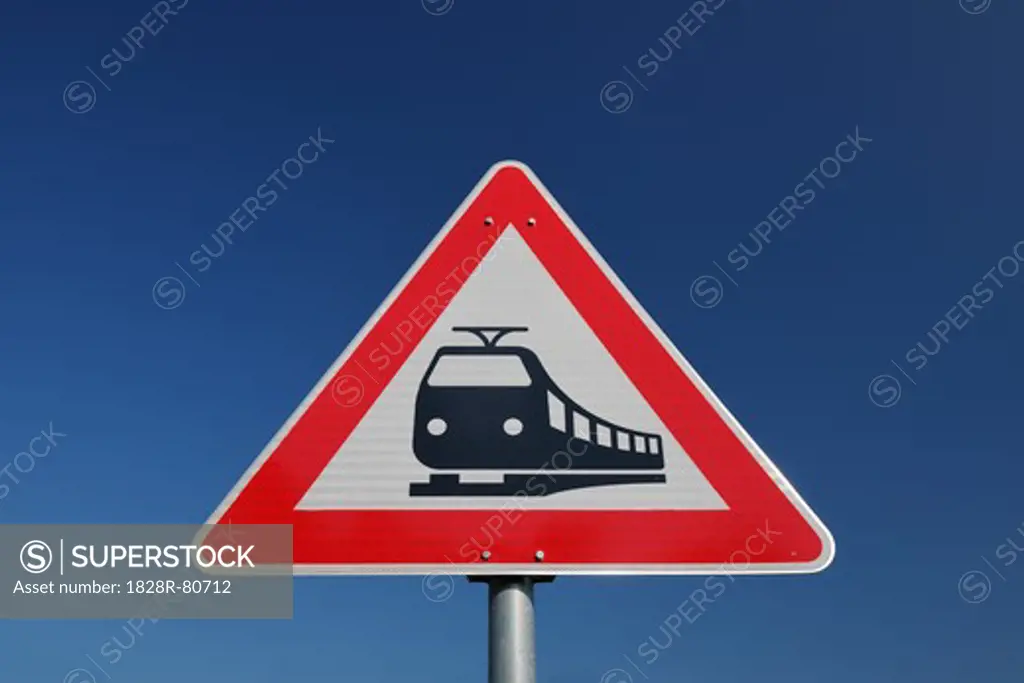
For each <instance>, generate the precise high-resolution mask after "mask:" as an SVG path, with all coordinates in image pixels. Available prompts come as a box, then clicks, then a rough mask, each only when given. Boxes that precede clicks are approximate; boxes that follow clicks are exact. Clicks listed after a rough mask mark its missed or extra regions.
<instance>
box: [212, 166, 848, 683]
mask: <svg viewBox="0 0 1024 683" xmlns="http://www.w3.org/2000/svg"><path fill="white" fill-rule="evenodd" d="M483 264H485V265H483ZM701 293H702V294H705V295H706V291H705V290H701ZM701 301H702V302H703V301H705V299H701ZM474 338H475V341H474ZM570 451H571V452H570ZM581 454H582V455H581ZM512 506H515V507H516V508H517V509H518V512H517V514H516V517H515V521H514V523H511V524H509V525H508V526H506V527H504V528H503V529H502V532H501V533H492V534H490V535H489V541H488V542H487V544H486V547H481V548H473V544H472V543H467V541H468V540H469V539H470V538H471V537H472V536H473V534H474V533H475V532H478V531H479V530H480V529H485V528H486V529H494V528H495V526H494V525H493V524H492V522H493V521H494V520H495V519H499V517H498V515H501V514H502V513H503V512H508V510H509V508H510V507H512ZM227 519H231V520H232V522H233V523H235V524H242V525H244V524H247V523H256V522H260V523H263V524H290V525H292V528H293V529H294V533H295V536H294V538H295V547H294V563H295V564H294V567H293V568H292V569H291V571H293V572H294V574H297V575H324V574H329V575H330V574H333V575H355V574H387V575H394V574H413V575H426V577H427V578H426V579H424V581H423V592H424V595H426V596H427V598H428V599H430V600H432V601H435V602H440V601H443V600H447V599H448V598H450V597H451V594H452V593H453V592H454V583H450V582H449V579H451V577H453V576H460V575H466V576H469V577H472V578H473V579H474V580H478V581H483V582H487V583H488V584H489V591H490V619H491V631H490V632H491V638H492V650H491V656H492V663H491V666H492V669H491V670H492V674H493V679H492V683H504V682H505V681H506V680H515V681H517V682H523V681H530V682H532V681H533V677H534V671H533V664H532V662H533V637H534V636H533V587H534V585H535V584H536V583H538V582H544V581H550V580H552V579H553V578H554V577H555V576H557V575H559V574H624V575H629V574H638V575H639V574H646V575H667V574H709V573H715V571H716V568H717V567H720V566H721V565H722V564H723V563H727V562H730V559H729V554H730V553H732V552H734V551H735V549H736V548H737V547H741V546H742V543H743V540H744V539H745V538H748V537H749V536H750V534H751V533H756V528H755V527H756V525H759V524H763V523H764V522H763V520H765V519H771V520H772V527H773V529H774V530H776V531H778V532H780V533H782V534H783V536H782V538H783V539H784V540H783V541H780V542H777V543H775V544H772V545H770V546H769V547H767V548H766V549H765V550H764V552H763V553H761V554H760V555H758V556H757V557H756V558H752V559H751V562H750V563H749V564H747V565H746V566H744V567H742V568H739V569H737V570H736V572H735V573H747V574H775V573H812V572H818V571H821V570H823V569H824V568H825V567H827V566H828V565H829V564H830V563H831V561H832V557H833V555H834V549H835V544H834V541H833V539H832V535H831V534H830V533H829V531H828V529H827V528H826V527H825V525H824V524H823V523H822V522H821V520H819V519H818V517H817V516H816V515H815V514H814V512H813V511H812V510H811V509H810V508H809V507H808V505H807V504H806V503H805V502H804V501H803V499H802V498H801V497H800V496H799V494H797V492H796V491H795V490H794V489H793V487H792V486H791V485H790V484H789V482H788V481H787V480H786V479H785V477H783V476H782V474H781V473H780V472H779V471H778V469H777V468H776V467H775V466H774V464H772V462H771V461H770V460H769V459H768V457H767V456H766V455H765V454H764V452H763V451H762V450H761V449H760V448H759V447H758V446H757V444H756V443H755V442H754V441H753V440H752V439H751V437H750V436H749V435H748V434H747V433H746V431H745V430H744V429H743V428H742V426H740V424H739V423H738V422H737V421H736V419H735V418H734V417H733V416H732V414H731V413H729V411H728V410H727V409H726V408H725V407H724V406H723V405H722V404H721V402H720V401H719V400H718V398H717V397H716V396H715V395H714V394H713V393H712V391H711V390H710V388H708V387H707V385H706V384H705V382H704V381H703V380H702V379H701V378H700V377H699V376H698V375H697V374H696V372H695V371H694V370H693V368H692V367H691V366H690V364H689V363H688V362H687V361H686V359H685V358H684V357H683V356H682V354H681V353H680V352H679V351H678V350H677V349H676V347H675V346H674V344H673V343H672V342H671V340H669V339H668V338H667V337H666V336H665V334H664V332H662V331H661V329H660V328H659V327H658V325H657V324H656V323H655V322H654V321H653V320H652V319H651V318H650V316H649V315H648V313H647V312H646V311H645V310H644V309H643V308H642V307H641V305H640V304H639V302H637V301H636V299H635V298H634V297H633V296H632V294H631V293H630V292H629V291H628V290H627V289H626V287H625V286H624V285H623V284H622V282H621V281H620V280H619V278H618V277H617V276H616V275H615V273H614V272H613V271H612V270H611V268H610V267H609V266H608V265H607V262H606V261H605V260H604V259H603V258H602V257H601V256H600V255H599V254H598V253H597V251H596V250H595V249H594V247H593V246H592V245H591V244H590V242H589V241H588V240H587V239H586V237H584V235H583V234H582V232H581V231H580V230H579V228H578V227H576V225H575V224H574V223H573V222H572V220H571V219H570V218H569V217H568V215H567V214H566V213H565V211H564V210H563V209H562V208H561V207H560V206H559V205H558V203H557V202H556V201H555V199H554V198H553V197H552V196H551V195H550V193H549V192H548V191H547V189H546V188H545V187H544V186H543V185H542V184H541V183H540V181H539V180H538V179H537V178H536V176H535V175H534V174H533V173H532V171H530V169H529V168H527V167H526V166H524V165H522V164H520V163H518V162H512V161H508V162H501V163H498V164H496V165H495V166H493V167H492V168H491V169H490V170H489V171H488V172H487V174H486V175H485V176H484V178H483V179H482V180H481V181H480V182H479V183H478V184H477V186H476V187H475V188H474V189H473V191H472V192H471V193H470V195H469V197H468V198H467V199H466V200H465V201H464V202H463V203H462V205H461V206H460V207H459V209H458V210H457V211H456V213H455V214H454V215H453V216H452V217H451V218H450V219H449V220H448V222H447V223H446V224H445V225H444V226H443V227H442V229H441V231H440V233H439V234H438V235H437V236H436V237H435V239H434V240H433V241H432V242H431V243H430V245H429V246H428V247H427V249H426V251H425V252H424V253H423V254H422V255H421V256H420V258H419V259H418V260H417V261H416V263H415V264H414V265H413V266H412V267H411V268H410V270H409V271H408V272H407V273H406V275H405V276H404V277H403V278H402V280H401V281H400V282H399V283H398V284H397V285H396V287H395V288H394V289H393V291H392V292H391V294H390V295H389V296H388V297H387V298H386V299H385V301H384V303H383V304H381V306H380V307H379V308H378V310H377V311H376V313H375V314H374V315H373V316H372V318H371V319H370V321H369V322H368V323H367V324H366V325H365V326H364V327H363V329H362V330H361V331H360V333H359V335H358V336H357V337H356V338H355V339H354V340H353V341H352V342H351V343H350V344H349V345H348V347H347V348H346V349H345V350H344V351H343V352H342V354H341V355H340V356H339V357H338V359H337V360H336V361H335V362H334V364H333V365H332V366H331V367H330V368H329V369H328V371H327V372H326V373H325V375H324V376H323V377H322V378H321V379H320V381H319V382H318V383H317V384H316V386H315V387H314V388H313V389H312V391H311V392H310V393H309V395H308V396H307V397H306V398H305V399H304V400H303V401H302V403H301V404H300V405H299V407H298V408H297V409H296V410H295V412H294V413H293V414H292V416H291V417H290V418H289V419H288V420H287V422H286V423H285V426H284V427H282V428H281V429H280V430H279V431H278V433H277V434H276V435H275V436H274V438H273V439H272V440H271V442H270V443H269V444H268V445H267V446H266V447H265V448H264V450H263V452H261V453H260V454H259V455H258V456H257V457H256V459H255V461H254V462H253V463H252V465H251V466H250V467H249V468H248V470H247V472H246V474H245V475H243V477H242V479H241V480H240V481H239V483H238V484H237V485H236V486H235V487H234V489H233V490H232V492H231V493H230V494H229V495H228V496H227V497H226V498H225V499H224V501H223V502H222V503H221V504H220V505H219V506H218V508H217V509H216V510H215V512H214V513H213V514H212V515H211V517H210V519H209V522H208V523H209V524H213V525H216V524H223V523H224V522H225V520H227ZM499 643H509V644H511V646H510V647H503V646H500V645H498V644H499Z"/></svg>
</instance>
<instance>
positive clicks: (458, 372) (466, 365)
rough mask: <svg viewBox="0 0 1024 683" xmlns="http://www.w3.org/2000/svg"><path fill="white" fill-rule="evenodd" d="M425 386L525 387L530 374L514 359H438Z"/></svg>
mask: <svg viewBox="0 0 1024 683" xmlns="http://www.w3.org/2000/svg"><path fill="white" fill-rule="evenodd" d="M427 384H428V385H430V386H432V387H528V386H530V384H531V382H530V373H529V372H527V370H526V366H524V365H523V361H521V360H520V359H519V357H518V356H511V355H508V356H505V355H493V356H486V355H474V356H469V355H458V354H452V355H448V356H441V357H440V358H438V359H437V364H436V365H435V366H434V371H433V372H431V373H430V378H429V379H428V380H427Z"/></svg>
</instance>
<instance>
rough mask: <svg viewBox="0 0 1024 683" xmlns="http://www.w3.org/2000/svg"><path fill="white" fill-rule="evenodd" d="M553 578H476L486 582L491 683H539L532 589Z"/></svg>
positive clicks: (488, 673) (488, 672)
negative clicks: (535, 585)
mask: <svg viewBox="0 0 1024 683" xmlns="http://www.w3.org/2000/svg"><path fill="white" fill-rule="evenodd" d="M553 580H554V577H535V578H534V577H526V576H510V577H506V576H500V577H473V578H471V579H470V581H474V582H481V583H483V582H486V583H487V592H488V610H487V680H488V683H536V681H537V658H536V649H535V643H536V633H535V629H534V612H533V587H534V584H536V583H540V582H550V581H553Z"/></svg>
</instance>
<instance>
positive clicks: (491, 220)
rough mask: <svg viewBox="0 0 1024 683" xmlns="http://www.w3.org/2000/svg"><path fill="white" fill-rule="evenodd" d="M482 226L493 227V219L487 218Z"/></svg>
mask: <svg viewBox="0 0 1024 683" xmlns="http://www.w3.org/2000/svg"><path fill="white" fill-rule="evenodd" d="M484 225H494V219H493V218H491V217H490V216H488V217H487V218H485V219H484Z"/></svg>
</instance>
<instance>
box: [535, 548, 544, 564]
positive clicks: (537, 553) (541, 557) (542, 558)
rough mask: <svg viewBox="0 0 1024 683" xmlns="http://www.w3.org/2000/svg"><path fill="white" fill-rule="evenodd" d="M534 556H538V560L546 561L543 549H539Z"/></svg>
mask: <svg viewBox="0 0 1024 683" xmlns="http://www.w3.org/2000/svg"><path fill="white" fill-rule="evenodd" d="M533 556H534V557H535V558H537V561H538V562H543V561H544V551H543V550H538V551H537V552H536V553H534V554H533Z"/></svg>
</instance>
